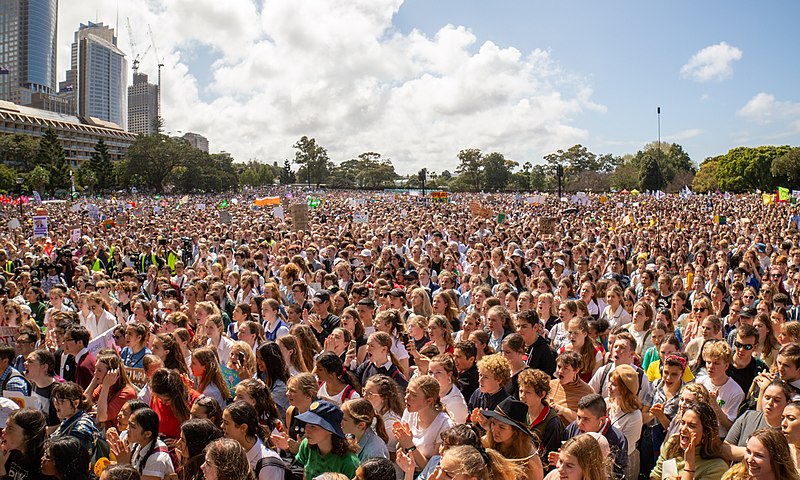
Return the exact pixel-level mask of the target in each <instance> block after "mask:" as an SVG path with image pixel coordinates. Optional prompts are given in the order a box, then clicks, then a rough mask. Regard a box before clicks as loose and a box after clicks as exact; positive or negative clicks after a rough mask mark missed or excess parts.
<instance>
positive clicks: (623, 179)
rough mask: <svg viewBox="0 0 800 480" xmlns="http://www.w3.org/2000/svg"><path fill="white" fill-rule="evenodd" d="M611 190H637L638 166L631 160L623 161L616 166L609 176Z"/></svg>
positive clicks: (638, 183)
mask: <svg viewBox="0 0 800 480" xmlns="http://www.w3.org/2000/svg"><path fill="white" fill-rule="evenodd" d="M610 180H611V188H614V189H617V190H624V189H626V188H627V189H628V190H633V189H634V188H638V187H639V185H640V182H639V165H638V164H637V163H636V162H635V161H634V160H633V158H632V157H631V158H628V159H626V160H624V161H623V163H622V165H620V166H618V167H617V169H616V170H614V172H613V173H612V174H611V178H610Z"/></svg>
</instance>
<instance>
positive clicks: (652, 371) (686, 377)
mask: <svg viewBox="0 0 800 480" xmlns="http://www.w3.org/2000/svg"><path fill="white" fill-rule="evenodd" d="M645 373H647V379H648V380H650V383H653V382H655V381H656V380H658V379H659V378H661V360H656V361H654V362H651V363H650V365H649V366H648V367H647V372H645ZM692 380H694V375H693V374H692V371H691V370H689V367H686V370H684V371H683V383H689V382H691V381H692Z"/></svg>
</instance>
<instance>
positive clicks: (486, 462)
mask: <svg viewBox="0 0 800 480" xmlns="http://www.w3.org/2000/svg"><path fill="white" fill-rule="evenodd" d="M445 458H447V459H454V460H456V461H457V462H458V464H459V465H461V466H462V467H463V468H464V473H465V474H466V475H467V476H468V477H475V478H479V479H485V478H491V479H492V480H517V479H518V478H525V476H526V475H525V469H524V467H523V466H522V465H520V464H519V463H516V462H512V461H511V460H509V459H507V458H505V457H504V456H502V455H500V453H498V452H497V451H496V450H492V449H484V448H483V447H480V450H479V449H478V448H475V447H472V446H469V445H458V446H455V447H450V448H448V449H447V450H445V452H444V454H443V455H442V461H444V459H445Z"/></svg>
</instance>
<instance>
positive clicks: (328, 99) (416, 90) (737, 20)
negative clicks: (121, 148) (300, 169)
mask: <svg viewBox="0 0 800 480" xmlns="http://www.w3.org/2000/svg"><path fill="white" fill-rule="evenodd" d="M797 18H800V2H796V1H788V0H787V1H777V0H776V1H772V2H752V1H744V0H708V1H703V2H697V1H686V0H675V1H648V2H644V1H641V0H606V1H602V2H598V1H590V0H575V1H571V2H564V1H558V0H550V1H544V0H541V1H540V0H494V1H491V2H487V1H481V0H405V1H403V0H340V1H333V2H332V1H330V0H302V1H297V0H227V1H225V2H220V1H218V0H125V1H122V2H118V3H117V2H115V1H112V0H81V1H80V2H74V3H73V2H70V3H69V5H67V2H66V1H63V0H62V2H61V8H60V11H59V22H58V35H59V36H58V49H59V50H58V56H59V58H58V69H59V72H60V73H59V80H63V79H64V72H65V71H66V70H67V68H69V55H70V53H69V52H70V44H71V43H72V41H73V36H74V32H75V30H77V28H78V26H79V24H80V23H81V22H83V23H85V22H87V21H99V22H104V23H105V24H107V25H112V26H114V25H116V24H117V22H118V25H119V29H118V31H117V34H118V37H119V41H118V46H119V47H120V48H121V49H122V50H123V51H124V52H126V53H127V54H128V62H129V64H130V63H132V60H133V58H134V57H135V56H136V54H137V53H138V54H139V55H140V56H141V67H140V71H141V72H143V73H147V74H148V75H150V76H151V81H152V82H153V83H155V82H156V78H157V67H156V64H157V61H156V58H157V57H156V55H155V51H157V52H158V55H159V56H160V57H161V58H162V59H163V63H164V67H163V69H162V84H163V93H162V99H161V103H162V116H163V117H164V120H165V130H166V131H168V132H171V133H172V134H174V135H180V134H183V133H185V132H196V133H200V134H202V135H205V136H206V137H207V138H208V139H209V142H210V146H211V151H212V152H219V151H226V152H229V153H231V154H232V155H233V157H234V158H235V160H236V161H240V162H244V161H248V160H250V159H256V160H258V161H262V162H269V163H272V162H278V163H279V164H282V163H283V160H284V159H286V158H289V159H292V158H294V152H295V150H294V149H293V148H292V145H293V144H294V143H295V142H297V140H298V139H299V138H300V137H302V136H303V135H307V136H309V137H314V138H315V139H316V140H317V143H318V144H320V145H322V146H323V147H325V148H326V149H327V150H328V153H329V156H330V158H331V160H333V161H334V162H335V163H339V162H341V161H344V160H348V159H351V158H355V157H356V156H357V155H359V154H360V153H363V152H378V153H380V154H381V155H382V156H383V157H384V158H389V159H391V160H392V163H393V165H394V166H395V169H396V170H397V172H398V173H400V174H409V173H413V172H416V171H418V170H419V169H420V168H422V167H426V168H428V170H429V171H435V172H437V173H440V172H441V171H443V170H445V169H447V170H449V171H451V172H453V171H455V168H456V166H457V165H458V158H457V154H458V152H459V150H461V149H466V148H477V149H480V150H481V151H482V152H485V153H489V152H494V151H497V152H501V153H503V154H504V155H505V156H506V158H508V159H511V160H514V161H517V162H519V164H520V165H521V164H523V163H525V162H530V163H532V164H538V163H543V161H544V160H543V157H544V156H545V155H548V154H550V153H553V152H555V151H557V150H559V149H564V150H566V149H568V148H569V147H571V146H572V145H575V144H576V143H580V144H582V145H584V146H586V147H587V148H588V149H589V150H590V151H592V152H595V153H597V154H605V153H611V154H614V155H625V154H634V153H636V152H637V151H638V150H641V149H642V148H643V147H644V146H645V145H646V144H647V143H649V142H653V141H656V140H657V139H658V136H659V121H660V135H661V140H662V141H664V142H676V143H679V144H681V145H682V146H683V147H684V149H685V150H686V151H687V153H688V154H689V155H690V156H691V158H692V160H693V161H694V162H695V163H696V164H700V163H701V162H702V161H703V160H704V159H705V158H707V157H710V156H715V155H721V154H724V153H725V152H727V151H728V150H730V149H731V148H735V147H738V146H759V145H795V146H796V145H800V89H797V85H800V62H797V48H798V47H799V46H800V41H798V36H797V34H796V33H795V28H796V26H795V23H796V19H797ZM127 21H129V22H130V25H131V32H132V34H133V35H132V38H133V39H134V42H135V45H136V47H135V52H134V51H133V49H132V48H131V42H130V39H131V35H129V34H128V29H127V27H126V24H127ZM149 29H152V32H153V37H152V39H153V40H155V48H152V47H151V45H152V44H153V42H152V41H151V37H150V35H149V33H148V31H149ZM131 75H132V74H131ZM130 83H131V80H129V84H130ZM658 107H660V108H661V114H660V115H658V114H657V108H658Z"/></svg>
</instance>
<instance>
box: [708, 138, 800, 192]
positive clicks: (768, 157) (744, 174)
mask: <svg viewBox="0 0 800 480" xmlns="http://www.w3.org/2000/svg"><path fill="white" fill-rule="evenodd" d="M790 150H791V147H789V146H786V145H785V146H779V147H776V146H762V147H755V148H751V147H737V148H734V149H731V150H729V151H728V153H726V154H725V155H721V156H720V157H718V158H719V162H718V165H717V172H716V177H717V183H718V184H719V188H720V189H721V190H724V191H730V192H746V191H753V190H756V189H760V190H762V191H771V190H773V189H775V187H776V185H777V180H776V179H775V178H774V177H773V175H772V161H773V160H775V159H776V158H778V157H780V156H782V155H785V154H787V153H789V151H790Z"/></svg>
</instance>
